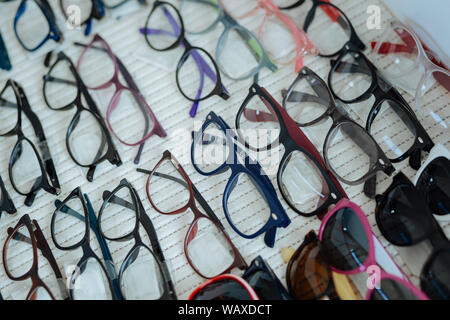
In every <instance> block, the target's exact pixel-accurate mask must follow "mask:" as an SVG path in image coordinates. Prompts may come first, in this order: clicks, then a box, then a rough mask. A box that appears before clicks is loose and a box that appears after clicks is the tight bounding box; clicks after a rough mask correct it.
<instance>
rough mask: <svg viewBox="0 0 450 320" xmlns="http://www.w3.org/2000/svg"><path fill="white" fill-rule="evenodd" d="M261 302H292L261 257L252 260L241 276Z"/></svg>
mask: <svg viewBox="0 0 450 320" xmlns="http://www.w3.org/2000/svg"><path fill="white" fill-rule="evenodd" d="M242 278H243V279H245V280H246V281H247V282H248V283H249V284H250V286H251V287H252V288H253V289H254V290H255V292H256V294H257V295H258V297H259V298H260V299H261V300H292V297H291V296H290V295H289V293H288V292H287V290H286V288H285V287H284V286H283V284H282V283H281V281H280V279H278V277H277V276H276V275H275V273H274V272H273V270H272V268H271V267H270V266H269V265H268V264H267V263H266V262H265V261H264V259H263V258H262V257H261V256H257V257H256V258H255V259H253V261H252V263H251V264H250V266H249V267H248V269H247V270H246V271H245V273H244V274H243V275H242Z"/></svg>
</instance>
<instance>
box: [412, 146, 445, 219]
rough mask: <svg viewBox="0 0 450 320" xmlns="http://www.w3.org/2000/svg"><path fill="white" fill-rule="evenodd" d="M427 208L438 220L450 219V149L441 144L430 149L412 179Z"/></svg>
mask: <svg viewBox="0 0 450 320" xmlns="http://www.w3.org/2000/svg"><path fill="white" fill-rule="evenodd" d="M414 184H415V185H416V188H417V190H419V192H420V193H421V194H422V197H423V198H424V200H425V202H426V203H427V205H428V208H430V209H431V212H432V213H433V215H434V218H435V219H436V220H438V221H448V220H449V219H450V151H449V150H448V149H447V148H446V147H445V146H444V145H442V144H437V145H435V146H434V147H433V149H431V152H430V155H429V156H428V159H427V160H426V161H425V163H424V164H423V165H422V167H421V168H420V169H419V171H418V172H417V174H416V178H415V181H414Z"/></svg>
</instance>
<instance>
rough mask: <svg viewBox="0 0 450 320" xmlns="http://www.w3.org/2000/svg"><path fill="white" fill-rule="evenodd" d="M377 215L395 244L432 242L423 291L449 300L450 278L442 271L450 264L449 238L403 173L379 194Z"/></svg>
mask: <svg viewBox="0 0 450 320" xmlns="http://www.w3.org/2000/svg"><path fill="white" fill-rule="evenodd" d="M375 218H376V221H377V224H378V227H379V229H380V231H381V233H382V234H383V236H384V237H385V238H386V239H387V240H388V241H389V242H390V243H392V244H394V245H397V246H413V245H415V244H418V243H420V242H422V241H424V240H429V241H430V243H431V245H432V253H431V254H430V257H429V258H428V260H427V262H426V263H425V265H424V267H423V269H422V272H421V275H420V280H421V287H422V290H424V292H425V293H426V294H427V295H428V296H429V297H430V298H431V299H450V277H449V275H448V272H446V271H443V268H444V266H447V267H448V266H450V241H449V240H448V239H447V237H446V235H445V233H444V231H443V230H442V228H441V227H440V226H439V224H438V222H437V221H436V220H435V219H434V217H433V215H432V213H431V210H430V208H429V207H428V205H427V203H426V201H425V199H424V198H423V197H422V195H421V193H420V192H419V190H417V188H416V187H415V186H414V184H413V183H412V182H411V181H410V180H409V179H408V178H407V177H406V176H405V175H404V174H403V173H402V172H400V173H399V174H397V175H396V176H395V177H394V181H393V182H392V184H391V185H390V186H389V188H388V189H387V190H386V191H385V192H384V193H383V194H382V195H379V196H377V207H376V210H375Z"/></svg>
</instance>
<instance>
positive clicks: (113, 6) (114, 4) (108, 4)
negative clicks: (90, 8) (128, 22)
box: [103, 0, 147, 9]
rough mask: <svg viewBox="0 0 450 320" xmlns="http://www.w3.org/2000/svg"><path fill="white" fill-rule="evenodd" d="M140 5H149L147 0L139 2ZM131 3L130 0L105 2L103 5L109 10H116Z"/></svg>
mask: <svg viewBox="0 0 450 320" xmlns="http://www.w3.org/2000/svg"><path fill="white" fill-rule="evenodd" d="M137 1H138V2H139V3H140V4H147V0H137ZM127 2H129V0H103V3H104V5H105V7H106V8H108V9H116V8H118V7H120V6H122V5H124V4H125V3H127Z"/></svg>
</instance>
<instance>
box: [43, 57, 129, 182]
mask: <svg viewBox="0 0 450 320" xmlns="http://www.w3.org/2000/svg"><path fill="white" fill-rule="evenodd" d="M48 60H49V56H47V58H46V64H48ZM43 91H44V100H45V102H46V104H47V106H48V107H49V108H50V109H52V110H56V111H62V110H68V109H70V108H72V107H73V106H75V107H76V109H77V111H76V112H75V115H74V116H73V118H72V121H71V122H70V125H69V128H68V129H67V135H66V146H67V151H68V152H69V154H70V156H71V158H72V159H73V161H74V162H75V163H76V164H77V165H79V166H81V167H86V168H89V170H88V172H87V180H88V181H90V182H92V180H93V177H94V172H95V169H96V166H97V165H98V164H100V163H101V162H103V161H105V160H108V161H109V162H110V163H111V164H113V165H116V166H120V165H121V164H122V160H121V159H120V157H119V154H118V152H117V150H116V148H115V146H114V144H113V141H112V138H111V135H110V133H109V131H108V129H107V126H106V124H105V122H104V120H103V118H102V116H101V114H100V111H99V110H98V107H97V105H96V104H95V102H94V100H93V99H92V97H91V95H90V94H89V92H88V89H87V87H86V85H85V84H84V83H83V81H82V80H81V78H80V75H79V74H78V72H77V70H76V69H75V66H74V65H73V63H72V61H71V60H70V59H69V58H68V57H67V56H66V55H65V54H64V52H62V51H61V52H59V53H58V57H57V60H56V61H55V63H54V64H53V66H52V67H51V68H50V70H49V72H48V73H47V74H46V75H45V76H44V89H43ZM82 97H83V98H84V100H85V101H86V104H87V107H85V106H84V105H83V100H82Z"/></svg>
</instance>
